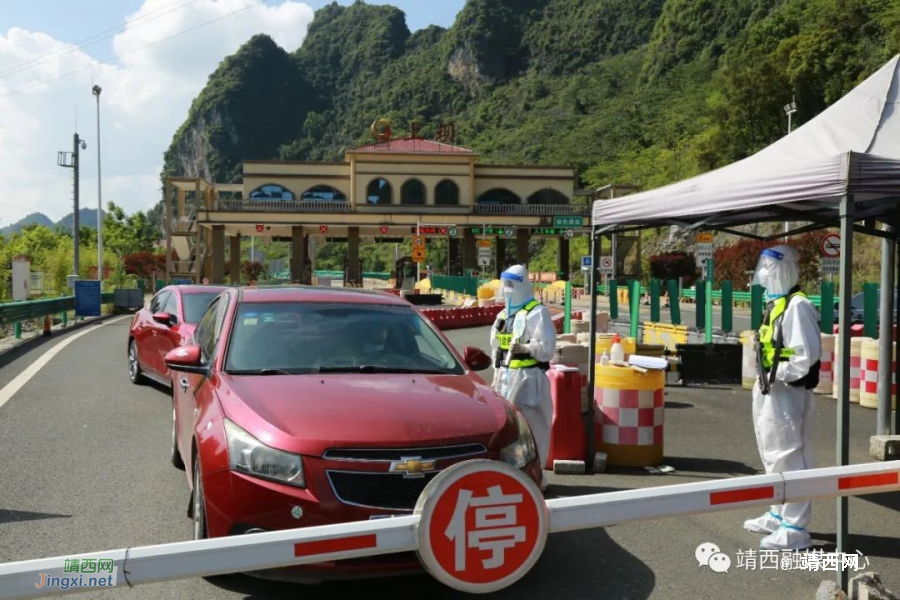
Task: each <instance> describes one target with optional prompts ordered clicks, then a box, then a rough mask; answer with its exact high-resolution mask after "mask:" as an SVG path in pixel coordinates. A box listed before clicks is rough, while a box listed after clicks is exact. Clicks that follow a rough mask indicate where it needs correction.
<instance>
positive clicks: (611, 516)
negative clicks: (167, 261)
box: [0, 460, 900, 599]
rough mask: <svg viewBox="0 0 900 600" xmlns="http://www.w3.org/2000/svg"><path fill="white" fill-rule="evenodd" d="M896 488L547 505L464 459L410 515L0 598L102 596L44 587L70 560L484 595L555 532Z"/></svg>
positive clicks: (865, 483) (678, 488)
mask: <svg viewBox="0 0 900 600" xmlns="http://www.w3.org/2000/svg"><path fill="white" fill-rule="evenodd" d="M897 490H900V462H896V461H895V462H886V463H869V464H861V465H851V466H846V467H827V468H822V469H811V470H808V471H801V472H796V473H783V474H775V475H754V476H750V477H736V478H732V479H725V480H716V481H708V482H699V483H685V484H679V485H669V486H662V487H654V488H646V489H638V490H628V491H621V492H606V493H601V494H592V495H588V496H577V497H571V498H560V499H553V500H546V501H545V500H544V499H543V498H542V496H541V494H540V491H539V490H538V488H537V486H536V485H535V484H534V483H533V482H532V481H531V480H530V479H528V478H527V477H525V476H524V475H523V474H522V472H521V471H518V470H515V469H513V468H512V467H510V466H508V465H506V464H505V463H500V462H497V461H484V460H477V461H465V462H462V463H458V464H456V465H454V466H452V467H450V468H448V469H446V470H445V471H443V472H441V473H440V474H439V475H438V476H437V477H435V478H434V479H433V480H432V481H431V482H430V483H429V484H428V486H427V487H426V488H425V491H424V492H423V493H422V496H421V497H420V499H419V502H418V504H417V506H416V513H415V514H414V515H412V516H403V517H396V518H392V519H385V520H377V521H361V522H354V523H343V524H339V525H325V526H319V527H309V528H304V529H291V530H285V531H274V532H267V533H258V534H253V535H244V536H235V537H225V538H216V539H210V540H200V541H190V542H179V543H174V544H161V545H158V546H145V547H139V548H126V549H120V550H111V551H107V552H95V553H91V554H81V555H77V556H60V557H55V558H46V559H38V560H27V561H21V562H13V563H6V564H0V599H7V598H36V597H42V596H48V595H58V594H60V595H61V594H69V593H77V592H81V591H87V590H88V589H96V588H86V587H69V588H68V589H65V590H64V589H60V588H57V589H48V588H47V587H37V584H38V583H40V582H43V581H47V580H51V581H52V580H53V578H62V577H65V576H66V573H67V566H68V565H69V564H70V563H71V562H72V561H73V560H78V561H84V560H85V559H102V560H105V561H112V564H111V566H110V567H111V571H112V570H113V569H114V571H115V576H114V581H113V582H112V585H110V586H104V587H125V586H129V587H132V586H135V585H141V584H147V583H154V582H159V581H170V580H175V579H185V578H194V577H204V576H210V575H222V574H226V573H240V572H248V571H257V570H262V569H272V568H280V567H289V566H295V565H304V564H314V563H321V562H325V561H334V560H344V559H350V558H360V557H365V556H375V555H381V554H392V553H396V552H408V551H413V550H415V551H417V552H418V553H419V556H420V557H421V559H422V561H423V563H424V566H425V567H426V569H427V570H428V571H429V572H431V573H432V575H434V576H435V577H436V578H438V579H439V580H440V581H442V582H443V583H445V584H447V585H449V586H451V587H453V588H455V589H458V590H461V591H465V592H487V591H494V590H497V589H501V588H503V587H506V586H508V585H511V584H512V583H514V582H515V581H517V580H518V579H520V578H521V577H522V576H523V575H524V574H525V573H527V572H528V570H529V569H530V568H531V566H532V565H534V563H535V562H536V561H537V558H538V557H539V556H540V553H541V552H542V550H543V547H544V541H545V539H546V536H547V534H548V533H557V532H561V531H573V530H578V529H589V528H594V527H604V526H608V525H614V524H617V523H626V522H630V521H639V520H642V519H658V518H662V517H677V516H684V515H692V514H704V513H709V512H717V511H724V510H734V509H743V508H747V507H750V506H763V505H770V504H780V503H783V502H797V501H802V500H819V499H824V498H833V497H837V496H855V495H863V494H873V493H882V492H889V491H897ZM103 579H104V580H105V579H106V578H105V577H104V578H103Z"/></svg>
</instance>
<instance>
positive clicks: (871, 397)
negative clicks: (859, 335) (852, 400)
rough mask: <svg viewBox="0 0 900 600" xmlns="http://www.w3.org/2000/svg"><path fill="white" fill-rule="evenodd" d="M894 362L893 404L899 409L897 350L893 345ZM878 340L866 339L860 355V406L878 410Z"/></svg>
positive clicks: (892, 367)
mask: <svg viewBox="0 0 900 600" xmlns="http://www.w3.org/2000/svg"><path fill="white" fill-rule="evenodd" d="M891 347H892V351H893V357H894V359H893V361H892V363H891V404H892V405H893V408H892V409H891V410H896V409H897V377H896V372H897V350H896V346H895V345H894V344H891ZM878 358H879V348H878V340H873V339H870V338H865V341H864V342H863V343H862V350H861V353H860V375H859V380H860V381H859V405H860V406H865V407H866V408H878Z"/></svg>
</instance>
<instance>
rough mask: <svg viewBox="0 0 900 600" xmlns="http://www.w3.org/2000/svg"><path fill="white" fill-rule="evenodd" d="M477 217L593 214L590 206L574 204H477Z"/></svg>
mask: <svg viewBox="0 0 900 600" xmlns="http://www.w3.org/2000/svg"><path fill="white" fill-rule="evenodd" d="M473 209H474V210H473V212H474V213H475V214H476V215H541V216H554V215H583V216H588V215H590V214H591V209H590V207H588V206H577V205H574V204H476V205H475V206H474V207H473Z"/></svg>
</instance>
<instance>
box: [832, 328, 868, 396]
mask: <svg viewBox="0 0 900 600" xmlns="http://www.w3.org/2000/svg"><path fill="white" fill-rule="evenodd" d="M871 339H872V338H867V337H853V338H850V402H855V403H857V404H858V403H859V377H860V366H861V363H862V344H863V342H864V341H866V340H871ZM834 356H835V360H834V362H835V365H836V366H837V365H840V356H841V343H840V336H835V344H834ZM843 378H844V374H843V372H842V371H841V368H840V367H839V366H838V367H837V369H835V380H834V391H833V392H832V394H831V396H832V397H833V398H837V396H838V392H839V391H840V389H841V381H842V380H843Z"/></svg>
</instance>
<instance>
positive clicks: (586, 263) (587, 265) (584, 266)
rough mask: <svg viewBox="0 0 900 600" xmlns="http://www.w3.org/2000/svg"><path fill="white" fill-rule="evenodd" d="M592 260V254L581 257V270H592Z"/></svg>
mask: <svg viewBox="0 0 900 600" xmlns="http://www.w3.org/2000/svg"><path fill="white" fill-rule="evenodd" d="M592 261H593V258H592V257H590V256H582V257H581V270H582V271H590V270H591V263H592Z"/></svg>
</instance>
